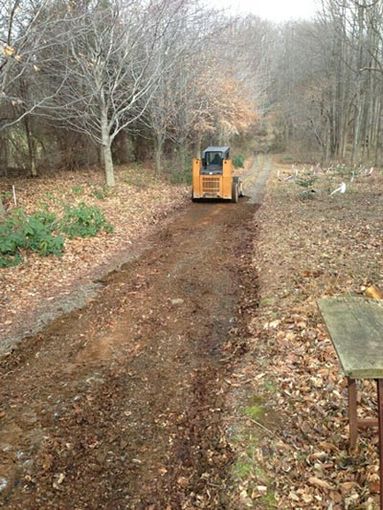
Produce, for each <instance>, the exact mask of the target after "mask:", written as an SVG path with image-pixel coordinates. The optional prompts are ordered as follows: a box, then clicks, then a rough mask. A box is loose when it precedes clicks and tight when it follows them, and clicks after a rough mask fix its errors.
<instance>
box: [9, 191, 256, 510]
mask: <svg viewBox="0 0 383 510" xmlns="http://www.w3.org/2000/svg"><path fill="white" fill-rule="evenodd" d="M256 207H257V206H254V205H251V204H249V201H245V200H242V201H240V203H239V204H227V203H217V202H215V203H214V202H212V203H201V204H192V205H191V206H190V208H188V210H187V211H185V212H184V213H182V214H180V215H179V216H177V218H176V219H175V221H174V223H172V224H171V225H169V226H168V227H167V228H166V229H165V230H164V231H162V232H161V233H160V234H159V235H157V236H155V237H154V238H153V239H152V242H151V245H150V247H149V248H148V250H147V251H146V252H145V253H144V254H143V255H142V256H141V257H140V258H139V259H137V260H135V261H131V262H129V263H128V264H126V265H125V266H123V267H122V268H121V270H120V271H117V272H115V273H112V274H111V275H109V276H108V277H106V278H105V279H104V281H103V284H104V288H103V290H102V291H101V292H100V293H99V294H98V296H97V297H96V298H95V299H94V300H93V301H92V302H91V303H90V304H89V305H88V306H86V307H85V308H84V309H82V310H79V311H76V312H73V313H71V314H69V315H67V316H65V317H63V318H61V319H58V320H56V321H55V322H54V323H53V324H52V325H50V326H49V327H48V328H46V330H44V331H43V332H42V333H41V334H39V335H37V336H35V337H33V338H30V339H29V340H28V341H25V342H24V343H23V344H20V346H19V347H18V348H17V349H16V351H15V352H14V353H13V354H12V355H10V356H8V357H6V358H4V359H3V360H2V362H1V366H0V375H1V387H0V399H1V400H0V401H1V408H0V409H1V410H0V487H2V488H0V506H1V507H4V508H12V509H25V510H27V509H40V508H41V509H42V508H44V509H47V510H49V509H63V510H64V509H68V508H76V509H96V508H103V509H111V510H112V509H113V510H118V509H141V508H142V509H148V510H149V509H151V510H156V509H158V510H163V509H178V508H179V509H181V508H185V509H187V508H190V509H191V508H217V509H218V508H226V506H225V490H224V489H225V484H226V482H227V476H228V466H229V465H230V462H231V460H232V453H231V452H230V449H229V448H228V446H227V443H226V440H225V391H226V383H225V378H226V377H227V376H228V374H230V370H231V366H232V364H233V363H235V362H236V359H237V358H238V356H240V354H241V353H242V352H243V351H244V350H245V349H246V345H245V344H246V334H247V333H246V314H247V313H248V310H249V308H251V307H254V306H256V304H255V302H256V299H255V297H254V293H255V291H256V282H254V281H253V280H252V278H249V277H248V276H247V274H246V268H247V267H248V265H249V259H248V258H249V256H250V253H251V245H252V242H253V236H254V229H255V223H254V213H255V210H256ZM244 303H246V306H245V305H244ZM249 303H250V304H249ZM246 310H247V311H246Z"/></svg>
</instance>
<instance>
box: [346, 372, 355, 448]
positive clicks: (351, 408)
mask: <svg viewBox="0 0 383 510" xmlns="http://www.w3.org/2000/svg"><path fill="white" fill-rule="evenodd" d="M347 385H348V422H349V427H350V449H353V448H355V446H356V441H357V439H358V415H357V389H356V380H355V379H351V378H350V377H347Z"/></svg>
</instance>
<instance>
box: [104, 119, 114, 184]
mask: <svg viewBox="0 0 383 510" xmlns="http://www.w3.org/2000/svg"><path fill="white" fill-rule="evenodd" d="M101 138H102V156H103V159H104V168H105V181H106V185H107V186H109V187H111V188H112V187H113V186H115V185H116V181H115V179H114V168H113V158H112V140H111V138H110V133H109V128H108V117H107V113H106V111H103V112H102V113H101Z"/></svg>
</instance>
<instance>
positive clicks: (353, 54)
mask: <svg viewBox="0 0 383 510" xmlns="http://www.w3.org/2000/svg"><path fill="white" fill-rule="evenodd" d="M382 9H383V3H382V2H381V1H380V0H376V1H370V0H369V1H367V0H365V1H358V0H341V1H340V0H324V1H323V2H322V6H321V8H320V9H319V11H318V13H317V15H316V17H315V19H314V20H312V21H291V22H288V23H285V24H280V25H278V24H273V23H271V22H268V21H265V20H262V19H260V18H257V17H255V16H251V15H249V16H247V17H238V18H234V17H230V16H228V15H226V14H225V13H224V12H223V11H222V12H221V11H216V10H212V9H209V8H208V7H206V6H203V5H202V4H201V3H200V2H196V1H192V0H161V1H150V2H147V1H142V0H128V1H124V2H119V1H112V2H103V1H101V2H93V1H75V0H74V1H70V2H60V1H58V2H54V1H51V0H49V1H44V0H43V1H40V2H32V1H31V2H29V1H26V0H14V1H8V0H6V1H2V5H1V9H0V15H1V38H0V41H1V45H2V51H1V62H0V71H1V80H0V87H1V91H0V94H1V105H0V137H1V138H0V169H1V172H2V174H3V175H10V174H12V172H16V171H17V172H22V173H24V174H27V175H28V174H29V175H31V176H36V175H38V173H39V172H41V171H43V170H50V171H54V170H55V169H58V168H66V169H73V168H79V167H83V166H89V165H99V166H102V167H104V168H105V178H106V182H107V184H108V185H110V186H113V185H114V183H115V179H114V173H113V164H114V163H124V162H126V161H134V160H145V159H152V160H153V162H154V164H155V168H156V171H157V172H161V170H162V167H163V166H164V161H166V160H169V159H170V160H175V162H176V164H177V165H179V168H180V171H181V170H183V169H184V167H185V166H186V165H187V164H189V163H187V161H189V160H187V158H188V157H189V156H190V155H191V154H193V152H198V151H199V150H200V148H201V144H202V143H205V142H208V141H210V140H215V141H216V142H217V143H223V142H228V141H232V140H235V141H236V142H237V143H239V144H241V143H242V144H245V145H246V143H248V142H249V140H251V143H250V146H251V147H250V148H251V149H253V150H255V151H258V152H261V151H283V150H288V151H292V152H293V153H294V154H297V155H298V156H299V157H301V158H302V157H305V158H306V159H307V158H310V157H311V158H312V159H314V158H320V159H321V160H322V161H323V160H324V161H331V160H342V161H348V162H351V163H352V164H356V165H358V164H359V163H361V162H367V161H368V162H371V164H379V163H380V162H381V158H382V147H381V142H380V140H381V130H382V125H381V124H382V122H381V114H382V104H381V96H382V72H383V64H382V58H383V57H382V37H383V35H382V26H381V25H382ZM246 137H247V138H246ZM246 140H247V141H246Z"/></svg>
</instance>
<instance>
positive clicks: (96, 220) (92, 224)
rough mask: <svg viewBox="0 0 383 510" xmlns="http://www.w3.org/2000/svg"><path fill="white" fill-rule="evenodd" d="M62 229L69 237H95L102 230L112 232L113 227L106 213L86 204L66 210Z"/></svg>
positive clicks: (61, 223)
mask: <svg viewBox="0 0 383 510" xmlns="http://www.w3.org/2000/svg"><path fill="white" fill-rule="evenodd" d="M60 229H61V231H62V232H64V233H65V234H67V236H68V237H70V238H71V239H73V238H74V237H93V236H95V235H96V234H97V233H98V232H100V231H101V230H104V231H105V232H112V231H113V227H112V225H111V224H110V223H108V221H107V220H106V219H105V216H104V213H103V212H102V211H101V210H100V209H99V208H98V207H96V206H89V205H86V204H84V203H81V204H79V205H78V206H69V207H67V208H66V209H65V212H64V217H63V219H62V220H61V222H60Z"/></svg>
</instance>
